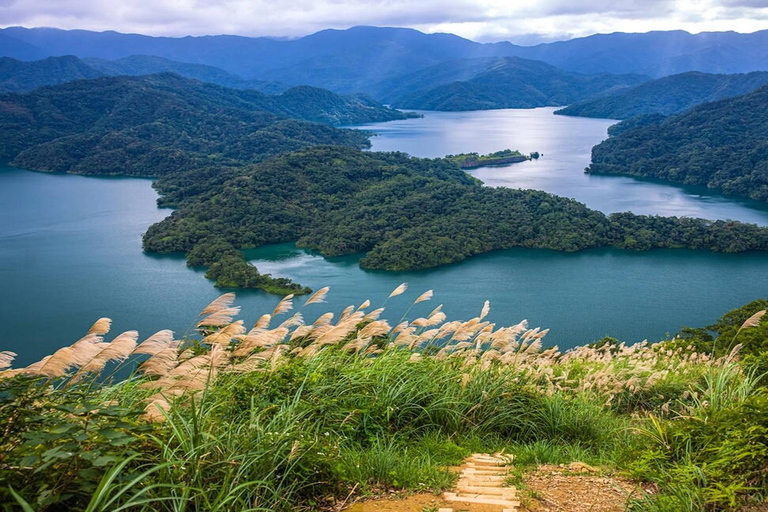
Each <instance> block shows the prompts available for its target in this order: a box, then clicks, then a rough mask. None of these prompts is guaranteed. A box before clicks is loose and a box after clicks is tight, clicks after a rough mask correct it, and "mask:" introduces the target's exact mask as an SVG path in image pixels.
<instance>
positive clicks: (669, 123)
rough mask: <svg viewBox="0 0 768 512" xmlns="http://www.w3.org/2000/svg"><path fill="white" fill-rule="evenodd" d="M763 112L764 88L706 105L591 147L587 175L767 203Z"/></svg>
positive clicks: (767, 95)
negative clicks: (611, 176)
mask: <svg viewBox="0 0 768 512" xmlns="http://www.w3.org/2000/svg"><path fill="white" fill-rule="evenodd" d="M766 114H768V86H764V87H762V88H760V89H758V90H756V91H754V92H751V93H749V94H746V95H744V96H739V97H736V98H731V99H726V100H721V101H717V102H713V103H706V104H704V105H700V106H698V107H695V108H694V109H692V110H690V111H688V112H685V113H683V114H679V115H676V116H672V117H668V118H666V119H664V120H663V121H661V122H655V123H653V122H652V123H651V124H647V125H644V126H638V127H636V128H630V129H627V130H625V131H623V132H622V133H619V134H617V135H616V136H614V137H610V138H609V139H608V140H605V141H603V142H602V143H601V144H599V145H597V146H595V147H594V148H593V149H592V164H591V165H590V166H589V167H588V168H587V172H589V173H595V174H621V175H629V176H638V177H643V178H657V179H662V180H667V181H672V182H675V183H683V184H687V185H703V186H706V187H709V188H712V189H716V190H719V191H722V192H723V193H726V194H733V195H741V196H747V197H751V198H752V199H756V200H758V201H768V115H766ZM657 121H658V119H657Z"/></svg>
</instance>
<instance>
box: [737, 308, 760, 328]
mask: <svg viewBox="0 0 768 512" xmlns="http://www.w3.org/2000/svg"><path fill="white" fill-rule="evenodd" d="M764 314H765V310H762V311H758V312H757V313H755V314H754V315H752V316H751V317H749V318H747V319H746V320H745V321H744V323H743V324H741V327H740V328H739V330H742V329H746V328H747V327H757V326H758V325H760V319H761V318H763V315H764Z"/></svg>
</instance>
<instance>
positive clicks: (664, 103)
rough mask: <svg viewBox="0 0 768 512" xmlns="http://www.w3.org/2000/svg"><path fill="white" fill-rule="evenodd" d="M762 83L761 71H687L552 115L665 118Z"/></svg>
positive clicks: (763, 74)
mask: <svg viewBox="0 0 768 512" xmlns="http://www.w3.org/2000/svg"><path fill="white" fill-rule="evenodd" d="M766 83H768V72H765V71H755V72H753V73H746V74H734V75H712V74H707V73H700V72H696V71H691V72H689V73H682V74H679V75H672V76H668V77H664V78H659V79H658V80H652V81H650V82H646V83H644V84H640V85H638V86H637V87H633V88H631V89H627V90H624V91H619V92H616V93H613V94H610V95H603V96H600V97H598V98H593V99H588V100H585V101H582V102H579V103H576V104H573V105H569V106H568V107H566V108H564V109H561V110H558V111H557V112H555V113H556V114H562V115H565V116H581V117H598V118H603V119H629V118H630V117H635V116H639V115H644V114H662V115H665V116H668V115H671V114H678V113H680V112H684V111H686V110H688V109H690V108H692V107H695V106H696V105H700V104H702V103H707V102H710V101H717V100H721V99H725V98H732V97H735V96H741V95H742V94H746V93H748V92H751V91H753V90H755V89H757V88H758V87H761V86H763V85H765V84H766Z"/></svg>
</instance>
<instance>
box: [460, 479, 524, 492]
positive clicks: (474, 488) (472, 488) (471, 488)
mask: <svg viewBox="0 0 768 512" xmlns="http://www.w3.org/2000/svg"><path fill="white" fill-rule="evenodd" d="M456 490H457V491H458V492H460V493H462V494H465V493H466V494H494V495H496V494H506V493H507V492H510V491H512V492H514V491H515V488H514V487H489V486H483V485H468V484H465V483H463V482H459V483H458V484H456Z"/></svg>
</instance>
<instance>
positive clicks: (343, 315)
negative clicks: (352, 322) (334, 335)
mask: <svg viewBox="0 0 768 512" xmlns="http://www.w3.org/2000/svg"><path fill="white" fill-rule="evenodd" d="M354 310H355V306H353V305H352V304H350V305H349V306H347V307H345V308H344V311H342V312H341V316H339V321H341V320H344V319H345V318H346V317H348V316H349V315H351V314H352V312H353V311H354Z"/></svg>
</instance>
